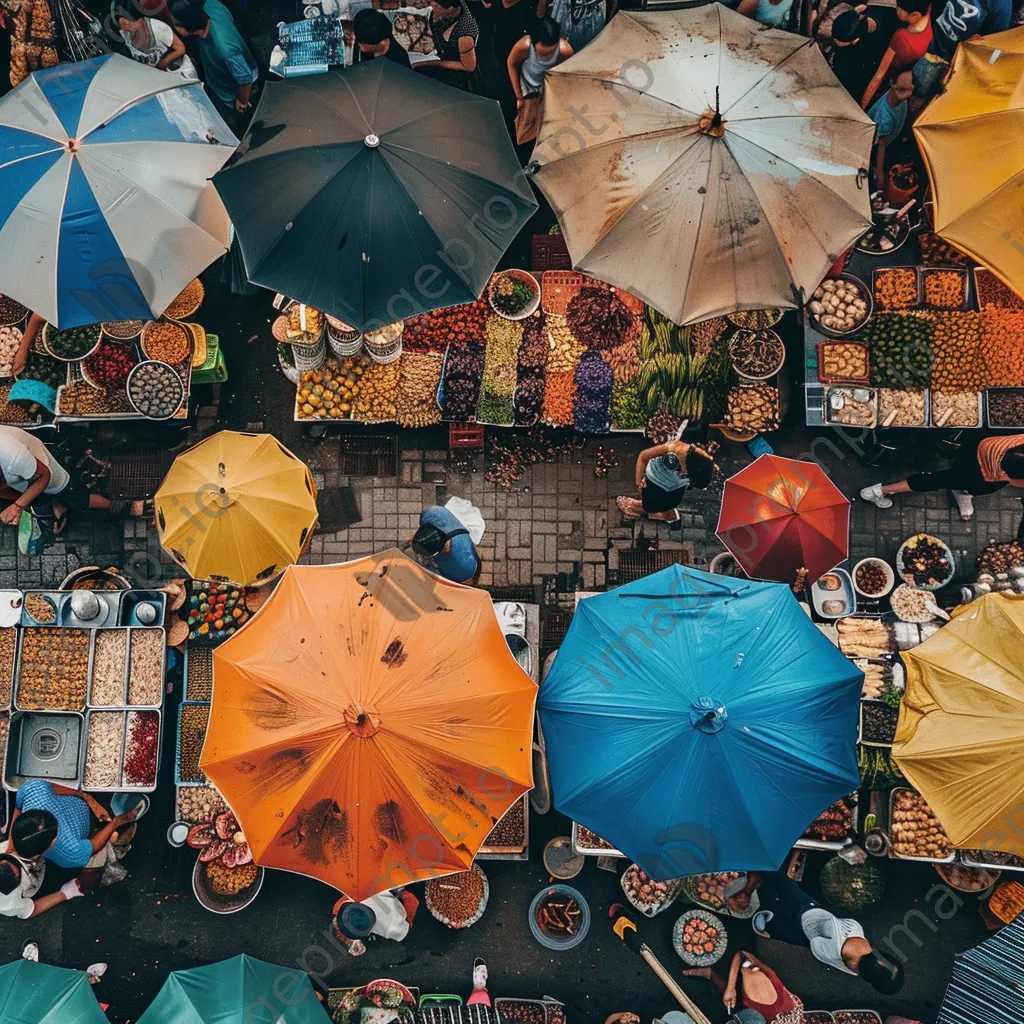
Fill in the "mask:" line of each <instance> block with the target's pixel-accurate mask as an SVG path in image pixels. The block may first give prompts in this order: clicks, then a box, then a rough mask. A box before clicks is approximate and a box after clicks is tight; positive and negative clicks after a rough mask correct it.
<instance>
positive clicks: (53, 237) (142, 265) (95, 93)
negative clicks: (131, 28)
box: [0, 54, 238, 330]
mask: <svg viewBox="0 0 1024 1024" xmlns="http://www.w3.org/2000/svg"><path fill="white" fill-rule="evenodd" d="M237 144H238V140H237V139H236V138H235V136H234V135H232V134H231V131H230V130H229V129H228V126H227V125H226V124H225V123H224V121H223V120H222V119H221V117H220V115H219V114H218V113H217V112H216V110H215V109H214V108H213V105H212V104H211V103H210V101H209V100H208V99H207V97H206V94H205V93H204V92H203V86H202V83H201V82H194V81H188V80H187V79H184V78H182V77H181V75H174V74H168V73H167V72H165V71H157V70H156V69H155V68H147V67H145V66H143V65H142V64H138V63H136V62H135V61H133V60H129V59H128V58H127V57H121V56H117V55H115V54H106V55H105V56H102V57H95V58H94V59H92V60H87V61H81V62H79V63H76V64H60V65H58V66H57V67H53V68H46V69H45V70H42V71H37V72H35V73H34V74H33V75H31V76H30V77H29V78H27V79H26V80H25V81H24V82H23V83H22V84H21V85H19V86H18V88H17V89H15V90H13V91H12V92H10V93H8V94H7V96H5V97H4V98H3V99H2V100H0V292H2V293H3V294H4V295H7V296H10V297H11V298H12V299H16V300H17V301H18V302H21V303H23V304H24V305H26V306H28V307H29V308H30V309H33V310H35V311H36V312H37V313H39V314H40V315H41V316H43V317H45V318H46V319H47V320H48V321H49V322H50V323H51V324H54V325H56V326H57V327H59V328H61V329H62V330H63V329H64V328H68V327H77V326H79V325H81V324H92V323H97V322H98V321H101V320H130V319H149V318H150V317H154V316H159V315H160V314H161V313H162V312H163V311H164V310H165V309H166V308H167V306H169V305H170V303H171V302H172V301H173V300H174V298H175V297H176V296H177V295H178V293H179V292H180V291H181V290H182V289H183V288H184V287H185V285H187V284H188V283H189V281H191V280H192V279H193V278H194V277H196V275H197V274H199V273H200V272H201V271H203V270H205V269H206V268H207V267H208V266H209V265H210V264H211V263H212V262H213V261H214V260H215V259H217V258H218V257H220V256H223V255H224V253H225V252H226V251H227V248H228V236H229V231H230V223H229V221H228V216H227V213H226V212H225V210H224V206H223V204H222V203H221V201H220V199H219V197H218V196H217V193H216V190H215V189H214V188H213V186H212V185H211V184H210V182H209V180H208V179H209V178H210V177H211V175H213V173H214V172H215V171H217V170H219V169H220V168H221V167H222V166H223V165H224V161H225V160H227V158H228V157H229V156H230V155H231V153H232V152H233V151H234V148H235V146H236V145H237Z"/></svg>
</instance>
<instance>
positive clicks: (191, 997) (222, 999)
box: [0, 953, 330, 1024]
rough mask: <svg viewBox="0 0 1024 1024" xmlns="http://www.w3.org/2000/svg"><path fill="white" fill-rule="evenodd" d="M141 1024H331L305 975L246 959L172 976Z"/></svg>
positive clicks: (244, 956)
mask: <svg viewBox="0 0 1024 1024" xmlns="http://www.w3.org/2000/svg"><path fill="white" fill-rule="evenodd" d="M3 1019H4V1018H3V1017H0V1020H3ZM47 1024H49V1021H47ZM61 1024H64V1022H63V1021H62V1022H61ZM138 1024H330V1018H329V1017H328V1016H327V1013H326V1011H325V1010H324V1009H323V1007H322V1006H321V1005H320V1001H319V1000H318V999H317V997H316V993H315V992H314V991H313V986H312V985H311V984H310V983H309V977H308V976H307V975H306V974H305V973H304V972H302V971H296V970H294V969H293V968H291V967H278V966H277V965H276V964H268V963H265V962H264V961H263V960H254V959H253V958H252V957H251V956H246V955H245V954H244V953H243V954H242V955H241V956H235V957H232V958H231V959H230V960H222V961H221V962H220V963H218V964H209V965H208V966H207V967H193V968H192V969H191V970H188V971H173V972H172V973H171V974H170V976H169V977H168V978H167V980H166V981H165V982H164V986H163V988H162V989H160V991H159V992H158V993H157V997H156V999H154V1000H153V1003H152V1005H151V1006H150V1007H149V1009H148V1010H146V1012H145V1013H144V1014H143V1015H142V1016H141V1017H140V1018H139V1020H138Z"/></svg>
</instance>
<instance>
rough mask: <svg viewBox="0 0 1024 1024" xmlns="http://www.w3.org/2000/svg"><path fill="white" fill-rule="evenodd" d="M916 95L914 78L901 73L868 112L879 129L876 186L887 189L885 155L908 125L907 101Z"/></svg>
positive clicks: (876, 153)
mask: <svg viewBox="0 0 1024 1024" xmlns="http://www.w3.org/2000/svg"><path fill="white" fill-rule="evenodd" d="M913 94H914V76H913V75H912V74H911V73H910V72H909V71H901V72H900V73H899V74H898V75H897V76H896V77H895V78H894V79H893V80H892V85H890V86H889V88H888V89H887V90H886V92H885V93H884V94H883V95H882V96H880V97H879V99H878V101H877V102H876V103H875V104H874V105H873V106H872V107H871V108H870V109H869V110H868V117H870V118H871V120H872V121H874V122H875V125H876V126H877V128H878V140H877V141H876V143H875V186H876V187H877V188H879V189H884V188H885V153H886V150H887V149H888V148H889V144H890V143H891V142H893V141H895V140H896V139H898V138H899V136H900V134H901V133H902V132H903V126H904V125H905V124H906V123H907V110H908V107H907V101H908V100H909V99H910V97H911V96H913Z"/></svg>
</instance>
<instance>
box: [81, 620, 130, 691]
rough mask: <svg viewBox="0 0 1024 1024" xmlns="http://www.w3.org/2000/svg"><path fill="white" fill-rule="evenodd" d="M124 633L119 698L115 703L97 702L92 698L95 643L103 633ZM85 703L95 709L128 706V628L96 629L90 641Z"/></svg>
mask: <svg viewBox="0 0 1024 1024" xmlns="http://www.w3.org/2000/svg"><path fill="white" fill-rule="evenodd" d="M115 632H119V633H124V667H123V669H122V670H121V699H120V700H119V701H118V702H117V703H116V704H97V703H96V702H95V701H94V700H93V692H92V688H93V683H94V682H95V676H96V645H97V643H98V641H99V638H100V636H101V634H103V633H115ZM87 705H88V707H89V708H90V709H95V710H96V711H117V710H118V709H119V708H124V707H127V706H128V630H127V629H126V628H125V627H124V626H105V627H103V628H101V629H97V630H96V631H95V633H94V636H93V641H92V661H91V662H90V663H89V691H88V696H87Z"/></svg>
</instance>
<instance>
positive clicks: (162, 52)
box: [117, 0, 199, 81]
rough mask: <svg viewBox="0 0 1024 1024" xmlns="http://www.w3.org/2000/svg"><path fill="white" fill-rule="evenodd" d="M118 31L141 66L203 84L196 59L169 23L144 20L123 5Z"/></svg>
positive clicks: (119, 15) (120, 11)
mask: <svg viewBox="0 0 1024 1024" xmlns="http://www.w3.org/2000/svg"><path fill="white" fill-rule="evenodd" d="M136 2H137V0H136ZM117 27H118V30H119V32H120V33H121V38H122V39H123V40H124V44H125V46H127V47H128V52H129V54H131V56H132V57H133V58H134V59H135V60H137V61H138V62H139V63H140V64H146V65H148V66H149V67H153V68H156V69H157V70H158V71H174V72H177V73H178V74H180V75H181V76H182V78H188V79H191V80H192V81H198V80H199V75H198V73H197V72H196V67H195V65H194V64H193V63H192V58H191V57H189V56H188V54H187V53H185V43H184V41H183V40H182V38H181V37H180V36H179V35H178V34H177V33H176V32H175V31H174V29H172V28H171V26H170V25H168V24H167V22H166V21H161V20H158V19H156V18H145V17H142V16H141V15H140V14H139V13H138V11H134V12H133V11H131V10H130V9H129V8H128V7H125V6H124V5H122V6H119V7H118V8H117Z"/></svg>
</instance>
